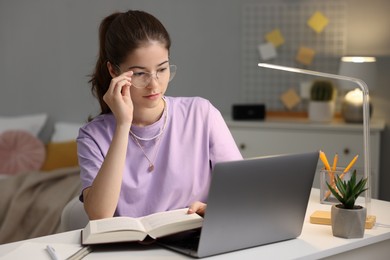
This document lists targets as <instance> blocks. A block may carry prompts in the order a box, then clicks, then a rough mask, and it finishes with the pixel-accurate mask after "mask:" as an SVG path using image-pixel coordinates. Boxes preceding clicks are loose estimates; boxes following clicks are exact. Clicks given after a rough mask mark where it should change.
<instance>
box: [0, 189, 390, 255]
mask: <svg viewBox="0 0 390 260" xmlns="http://www.w3.org/2000/svg"><path fill="white" fill-rule="evenodd" d="M319 200H320V199H319V190H318V189H312V192H311V196H310V202H309V205H308V209H307V212H306V217H305V222H304V226H303V230H302V234H301V235H300V236H299V237H298V238H297V239H293V240H289V241H284V242H279V243H274V244H270V245H264V246H259V247H254V248H250V249H245V250H240V251H236V252H231V253H228V254H223V255H217V256H213V257H208V258H207V259H224V260H225V259H258V258H259V256H272V257H270V258H273V259H319V258H324V257H328V256H333V255H337V254H340V253H343V252H348V251H349V252H352V250H354V249H357V248H361V247H366V246H370V245H374V244H378V243H382V242H386V245H385V246H387V245H389V244H388V243H387V242H389V241H390V228H389V227H379V226H375V227H374V228H373V229H366V232H365V235H364V238H361V239H342V238H337V237H333V235H332V231H331V227H330V226H327V225H316V224H311V223H310V222H309V218H310V215H311V214H312V213H313V212H314V211H315V210H330V206H329V205H323V204H320V203H319ZM370 214H372V215H375V216H376V217H377V223H381V224H387V225H390V202H386V201H380V200H372V203H371V213H370ZM26 241H29V242H41V243H66V244H79V242H80V230H75V231H70V232H65V233H60V234H55V235H51V236H45V237H40V238H35V239H30V240H25V241H19V242H15V243H9V244H4V245H1V246H0V258H1V256H4V255H5V254H7V253H8V252H10V251H12V250H13V249H16V248H17V247H19V246H20V245H22V244H23V243H24V242H26ZM385 250H386V252H390V249H389V248H388V247H387V248H385ZM354 251H355V250H354ZM130 254H131V259H143V260H144V259H192V258H189V257H186V256H184V255H181V254H178V253H175V252H172V251H169V250H167V249H164V248H160V247H158V246H155V245H148V246H145V245H138V244H135V245H129V247H127V248H125V249H123V248H121V249H120V250H112V251H104V252H95V253H91V254H90V255H88V256H87V257H85V258H84V259H86V260H88V259H128V257H129V255H130ZM26 257H27V256H26ZM48 259H49V258H48ZM377 259H378V258H377Z"/></svg>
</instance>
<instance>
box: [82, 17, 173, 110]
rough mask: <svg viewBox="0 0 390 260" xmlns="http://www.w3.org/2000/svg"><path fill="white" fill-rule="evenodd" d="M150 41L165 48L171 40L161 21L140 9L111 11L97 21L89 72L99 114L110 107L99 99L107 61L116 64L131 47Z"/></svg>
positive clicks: (105, 81)
mask: <svg viewBox="0 0 390 260" xmlns="http://www.w3.org/2000/svg"><path fill="white" fill-rule="evenodd" d="M150 41H158V42H160V43H162V44H163V45H164V46H165V47H166V49H167V50H168V51H169V48H170V47H171V40H170V37H169V34H168V32H167V30H166V29H165V27H164V26H163V25H162V23H161V22H160V21H159V20H158V19H157V18H155V17H154V16H153V15H151V14H149V13H146V12H144V11H134V10H130V11H128V12H125V13H113V14H111V15H109V16H107V17H106V18H104V19H103V21H102V22H101V24H100V27H99V54H98V59H97V62H96V66H95V69H94V71H93V73H92V75H91V80H90V81H89V82H90V83H91V85H92V86H91V91H92V93H93V95H94V96H95V97H96V98H97V99H98V101H99V104H100V109H101V112H100V114H106V113H110V112H111V110H110V108H109V107H108V105H107V104H106V103H105V102H104V100H103V95H104V94H105V93H106V92H107V90H108V87H109V85H110V81H111V75H110V73H109V71H108V68H107V62H108V61H109V62H110V63H111V64H116V65H119V64H121V63H122V62H124V60H125V59H126V57H127V56H128V55H129V54H131V53H132V52H133V51H134V50H136V49H137V48H139V47H142V46H143V45H146V44H148V43H149V42H150Z"/></svg>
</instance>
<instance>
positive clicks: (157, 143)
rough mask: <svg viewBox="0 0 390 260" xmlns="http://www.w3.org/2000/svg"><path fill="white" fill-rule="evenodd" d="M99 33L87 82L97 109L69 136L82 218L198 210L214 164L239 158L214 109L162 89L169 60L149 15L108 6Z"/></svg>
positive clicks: (164, 37) (165, 40) (170, 72)
mask: <svg viewBox="0 0 390 260" xmlns="http://www.w3.org/2000/svg"><path fill="white" fill-rule="evenodd" d="M99 34H100V37H99V39H100V50H99V57H98V61H97V64H96V67H95V70H94V72H93V75H92V79H91V83H92V92H93V93H94V95H95V96H96V97H97V99H98V101H99V103H100V107H101V113H100V115H98V116H97V117H95V118H94V119H93V120H91V121H90V122H89V123H88V124H86V125H85V126H84V127H82V128H81V129H80V133H79V136H78V138H77V142H78V156H79V164H80V168H81V180H82V189H83V190H82V194H81V196H80V199H81V201H83V202H84V208H85V210H86V212H87V214H88V216H89V218H90V219H99V218H106V217H112V216H131V217H139V216H144V215H148V214H152V213H155V212H160V211H166V210H172V209H177V208H185V207H189V210H188V212H189V213H193V212H197V213H199V214H203V213H204V211H205V208H206V202H207V194H208V188H209V184H210V178H211V171H212V168H213V166H214V165H215V163H216V162H221V161H228V160H238V159H242V156H241V154H240V152H239V150H238V149H237V146H236V144H235V142H234V140H233V138H232V136H231V134H230V132H229V130H228V128H227V126H226V124H225V122H224V120H223V118H222V116H221V114H220V113H219V111H218V110H217V109H216V108H215V107H213V106H212V105H211V104H210V102H208V101H207V100H205V99H203V98H199V97H195V98H182V97H168V96H164V93H165V91H166V90H167V87H168V83H169V81H170V80H171V79H172V78H173V77H174V75H175V73H176V66H175V65H173V64H172V63H171V61H170V60H169V48H170V45H171V41H170V37H169V34H168V32H167V31H166V29H165V28H164V26H163V25H162V24H161V23H160V22H159V20H157V19H156V18H155V17H154V16H152V15H150V14H148V13H146V12H142V11H128V12H125V13H114V14H112V15H110V16H108V17H106V18H105V19H104V20H103V21H102V23H101V25H100V32H99Z"/></svg>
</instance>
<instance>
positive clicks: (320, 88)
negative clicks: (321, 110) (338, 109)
mask: <svg viewBox="0 0 390 260" xmlns="http://www.w3.org/2000/svg"><path fill="white" fill-rule="evenodd" d="M334 92H335V88H334V86H333V84H332V82H331V81H328V80H316V81H314V82H313V84H312V86H311V89H310V98H311V100H313V101H330V100H332V99H333V95H334Z"/></svg>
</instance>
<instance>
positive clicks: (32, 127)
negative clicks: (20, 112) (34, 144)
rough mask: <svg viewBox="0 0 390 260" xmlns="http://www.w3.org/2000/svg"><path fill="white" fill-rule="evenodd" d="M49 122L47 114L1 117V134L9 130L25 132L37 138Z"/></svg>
mask: <svg viewBox="0 0 390 260" xmlns="http://www.w3.org/2000/svg"><path fill="white" fill-rule="evenodd" d="M46 120H47V114H36V115H26V116H16V117H6V116H0V133H2V132H5V131H8V130H23V131H26V132H29V133H30V134H32V135H33V136H35V137H37V136H38V134H39V132H40V131H41V130H42V128H43V126H44V125H45V123H46Z"/></svg>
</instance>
